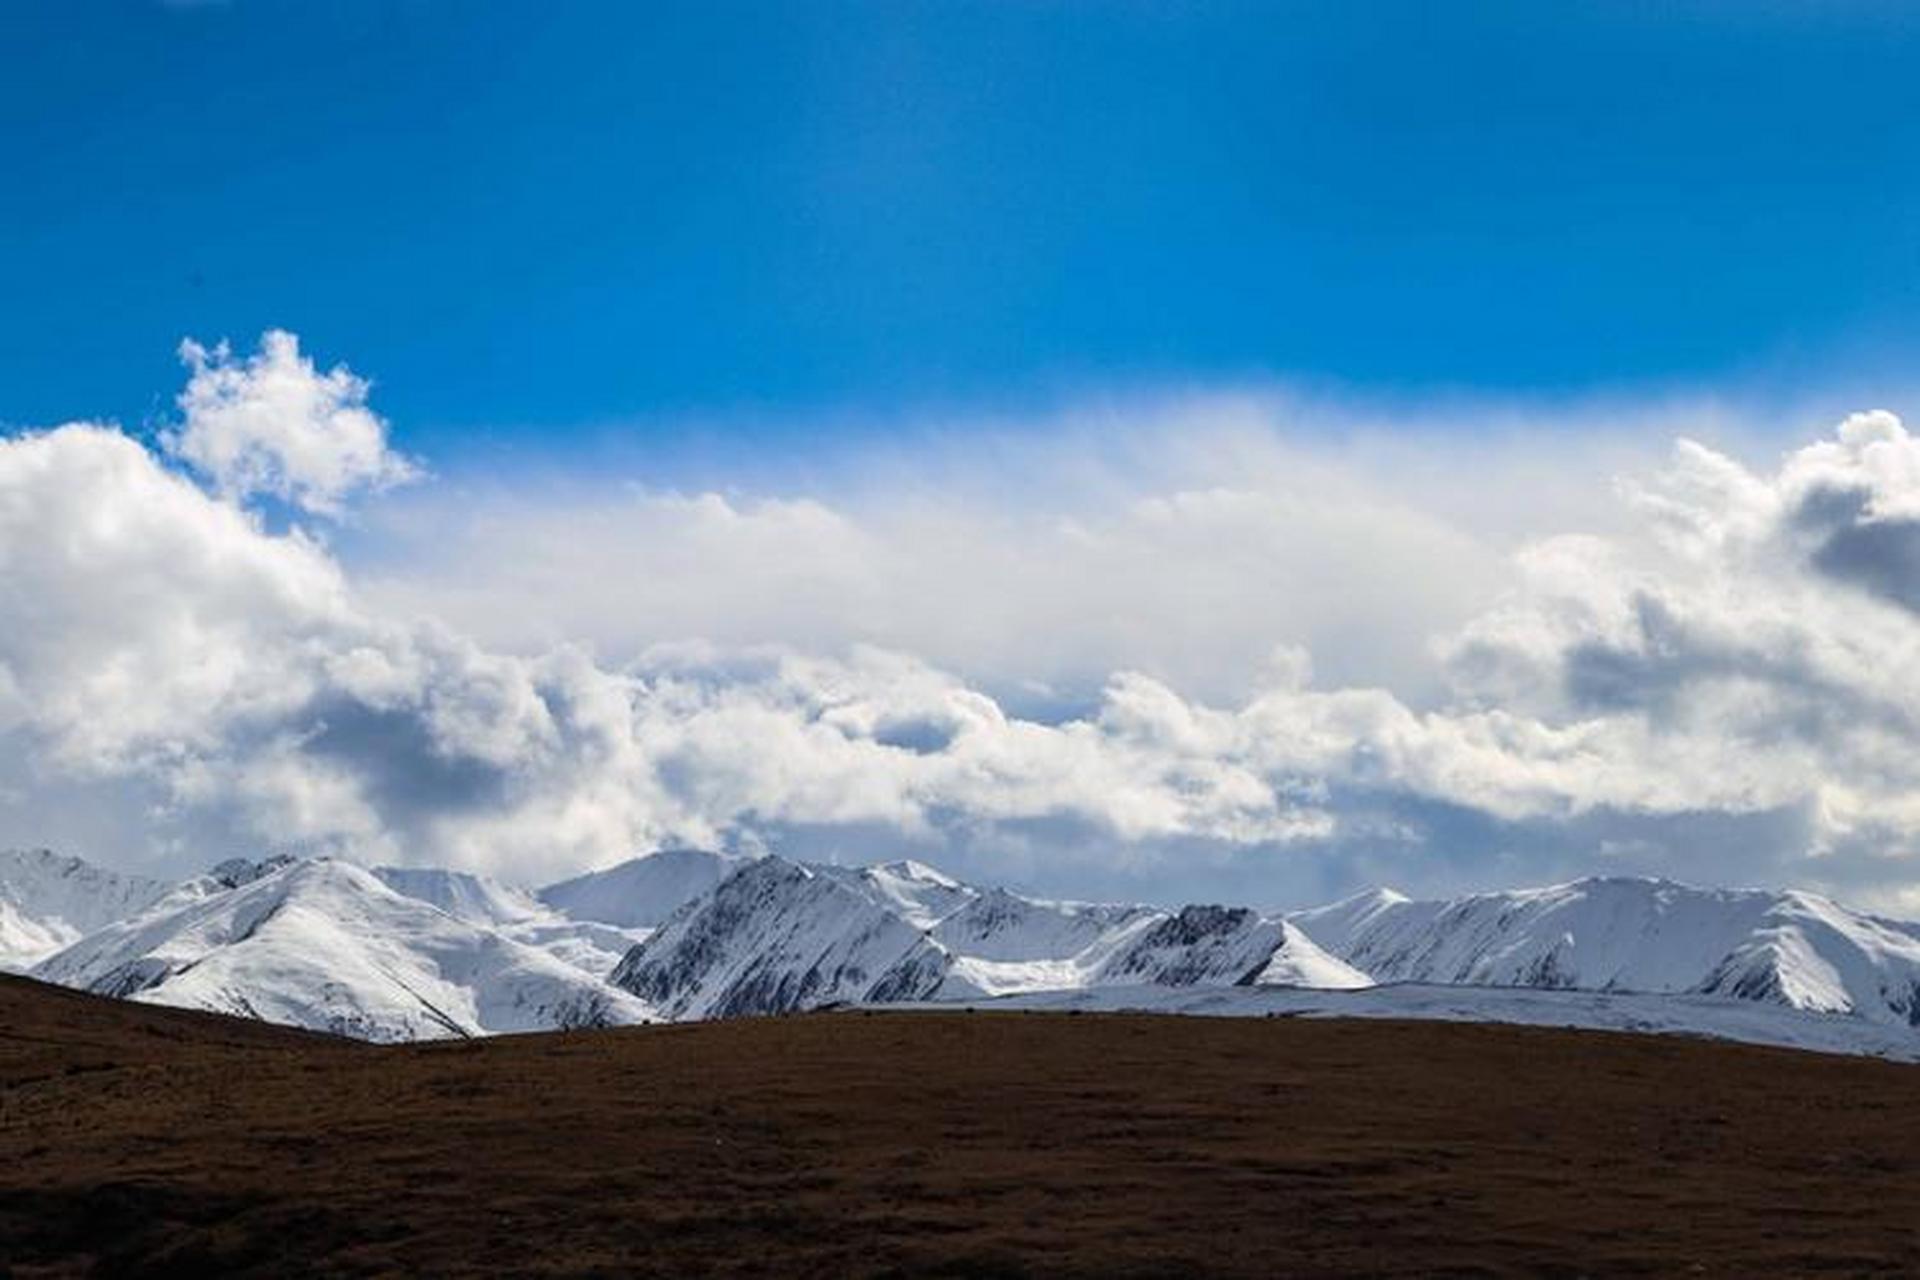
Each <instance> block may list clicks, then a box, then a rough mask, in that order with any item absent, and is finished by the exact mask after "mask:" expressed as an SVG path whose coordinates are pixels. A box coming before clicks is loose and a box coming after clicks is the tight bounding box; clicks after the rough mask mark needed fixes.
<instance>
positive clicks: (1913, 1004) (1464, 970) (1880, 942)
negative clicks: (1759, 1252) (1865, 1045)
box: [1289, 877, 1920, 1026]
mask: <svg viewBox="0 0 1920 1280" xmlns="http://www.w3.org/2000/svg"><path fill="white" fill-rule="evenodd" d="M1289 919H1290V920H1291V921H1292V922H1293V923H1294V924H1296V925H1298V926H1299V927H1300V928H1301V929H1303V930H1305V931H1306V933H1307V934H1308V935H1309V936H1311V937H1312V938H1313V939H1314V940H1315V941H1317V942H1319V943H1320V944H1321V945H1322V946H1324V947H1326V948H1327V949H1328V950H1329V951H1331V952H1333V953H1334V954H1335V955H1338V956H1340V957H1341V958H1342V959H1344V960H1346V961H1347V962H1348V963H1349V964H1352V965H1354V966H1356V967H1358V968H1361V969H1364V970H1366V971H1367V972H1368V973H1370V974H1372V975H1373V977H1374V978H1375V979H1376V980H1377V981H1380V982H1426V983H1447V984H1470V985H1476V986H1512V987H1538V988H1552V989H1561V988H1579V989H1585V990H1596V991H1642V992H1655V993H1660V992H1669V993H1685V992H1691V993H1698V994H1703V995H1717V996H1724V997H1732V998H1737V999H1746V1000H1758V1001H1765V1002H1769V1003H1774V1004H1780V1005H1784V1006H1787V1007H1789V1008H1793V1009H1802V1010H1811V1011H1816V1012H1825V1013H1851V1014H1854V1015H1856V1016H1858V1017H1862V1018H1866V1019H1868V1020H1871V1021H1875V1022H1884V1023H1893V1024H1898V1025H1904V1026H1920V926H1915V925H1911V924H1902V923H1899V922H1896V921H1890V920H1882V919H1878V918H1876V917H1873V916H1867V915H1862V914H1860V913H1858V912H1855V911H1850V910H1848V909H1847V908H1845V907H1842V906H1839V905H1838V904H1836V903H1834V902H1832V901H1830V900H1828V899H1826V898H1822V897H1820V896H1818V895H1816V894H1810V893H1800V892H1788V893H1774V892H1767V891H1761V890H1721V889H1698V888H1693V887H1691V886H1687V885H1682V884H1675V883H1673V882H1672V881H1668V880H1652V879H1636V878H1625V877H1606V878H1595V879H1587V880H1577V881H1574V882H1572V883H1570V884H1563V885H1554V886H1551V887H1548V888H1544V889H1524V890H1517V891H1513V892H1507V893H1485V894H1474V895H1472V896H1470V897H1464V898H1456V899H1451V900H1445V901H1427V902H1417V901H1412V900H1409V899H1407V898H1404V897H1402V896H1400V895H1398V894H1395V893H1392V892H1391V891H1379V890H1376V891H1372V892H1370V893H1367V894H1362V895H1359V896H1357V897H1354V898H1349V899H1346V900H1344V901H1342V902H1337V903H1334V904H1332V905H1330V906H1327V907H1320V908H1315V909H1314V910H1311V911H1302V912H1298V913H1296V914H1294V915H1292V916H1291V917H1289Z"/></svg>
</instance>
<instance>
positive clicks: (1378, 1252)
mask: <svg viewBox="0 0 1920 1280" xmlns="http://www.w3.org/2000/svg"><path fill="white" fill-rule="evenodd" d="M0 1257H4V1258H5V1259H6V1260H7V1262H8V1263H10V1265H11V1268H12V1271H13V1273H14V1274H16V1275H22V1276H27V1275H39V1274H74V1273H86V1272H88V1271H92V1272H94V1273H98V1274H135V1273H138V1274H153V1273H155V1272H165V1271H169V1270H170V1271H172V1272H174V1273H177V1274H182V1275H208V1274H216V1273H221V1272H230V1271H244V1272H251V1273H255V1274H260V1275H285V1274H289V1273H305V1272H320V1273H341V1274H363V1273H364V1274H371V1273H380V1272H389V1273H391V1272H406V1273H432V1274H446V1273H459V1272H484V1271H493V1272H509V1273H536V1274H537V1273H552V1274H608V1275H614V1274H630V1273H635V1272H638V1273H656V1274H662V1275H687V1274H707V1273H722V1274H736V1273H738V1274H758V1275H782V1276H785V1275H796V1274H798V1275H809V1274H810V1275H846V1274H855V1275H863V1274H910V1275H924V1274H944V1275H1022V1274H1037V1275H1088V1276H1092V1275H1100V1276H1108V1275H1134V1274H1137V1275H1179V1274H1191V1273H1194V1272H1201V1273H1215V1274H1244V1275H1278V1274H1308V1275H1317V1274H1352V1273H1366V1274H1382V1273H1385V1274H1420V1275H1431V1274H1475V1275H1482V1274H1542V1273H1546V1274H1567V1275H1574V1274H1582V1273H1585V1274H1631V1273H1642V1272H1650V1273H1676V1272H1680V1273H1686V1272H1691V1273H1694V1274H1699V1273H1702V1272H1704V1273H1705V1274H1714V1275H1729V1276H1734V1275H1739V1276H1747V1275H1759V1274H1779V1273H1806V1272H1815V1271H1829V1272H1832V1271H1837V1272H1839V1273H1842V1274H1846V1273H1858V1272H1888V1273H1907V1274H1913V1273H1917V1272H1920V1068H1914V1067H1906V1066H1895V1065H1889V1064H1885V1063H1879V1062H1872V1061H1862V1060H1854V1059H1846V1058H1835V1057H1822V1056H1817V1055H1812V1054H1802V1053H1794V1052H1789V1051H1784V1050H1768V1049H1757V1048H1747V1047H1739V1046H1732V1045H1720V1044H1710V1043H1704V1042H1695V1041H1687V1040H1680V1039H1660V1038H1645V1037H1634V1036H1622V1035H1607V1034H1594V1033H1571V1032H1555V1031H1542V1030H1531V1029H1516V1028H1502V1027H1484V1026H1457V1025H1444V1024H1437V1023H1384V1022H1359V1021H1352V1022H1316V1021H1300V1020H1229V1019H1217V1020H1216V1019H1198V1018H1195V1019H1177V1018H1154V1017H1133V1016H1078V1017H1076V1016H1065V1015H1016V1014H1006V1015H987V1014H973V1015H968V1014H957V1013H956V1014H913V1013H897V1014H875V1015H864V1014H823V1015H815V1016H808V1017H796V1018H781V1019H766V1020H752V1021H740V1022H728V1023H717V1024H707V1025H698V1026H679V1027H662V1028H640V1029H634V1030H628V1031H615V1032H601V1033H586V1034H577V1035H563V1036H528V1037H516V1038H507V1039H499V1040H492V1041H486V1042H477V1043H460V1044H443V1045H430V1046H422V1047H412V1048H399V1049H381V1048H371V1047H367V1046H361V1045H353V1044H346V1043H342V1042H338V1041H332V1040H326V1039H322V1038H318V1037H313V1036H307V1035H301V1034H297V1033H291V1032H284V1031H278V1030H275V1029H272V1028H266V1027H262V1026H258V1025H256V1024H250V1023H244V1022H236V1021H232V1020H227V1019H222V1018H214V1017H205V1016H198V1015H191V1014H178V1013H172V1012H167V1011H162V1010H153V1009H145V1008H142V1007H139V1006H136V1005H127V1004H120V1003H114V1002H108V1001H104V1000H98V999H93V998H90V997H85V996H78V995H74V994H71V993H68V992H63V991H58V990H54V989H50V988H46V987H43V986H39V985H37V984H34V983H29V982H24V981H19V980H4V981H0Z"/></svg>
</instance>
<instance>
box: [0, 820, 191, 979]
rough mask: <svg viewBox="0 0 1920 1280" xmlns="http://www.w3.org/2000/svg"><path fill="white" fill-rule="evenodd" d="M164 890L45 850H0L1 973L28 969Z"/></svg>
mask: <svg viewBox="0 0 1920 1280" xmlns="http://www.w3.org/2000/svg"><path fill="white" fill-rule="evenodd" d="M169 887H170V886H169V885H167V884H166V883H165V882H164V881H160V880H149V879H148V878H147V877H145V876H135V875H125V874H122V873H120V872H116V871H108V870H107V869H106V868H104V867H96V866H94V865H93V864H92V863H90V862H87V861H84V860H83V859H80V858H69V857H63V856H61V855H60V854H57V853H54V852H52V851H50V850H47V849H5V850H0V970H26V969H29V968H32V967H33V966H34V965H35V964H36V963H38V962H39V961H41V960H43V959H45V958H46V957H47V956H50V955H52V954H53V953H54V952H56V951H58V950H60V949H61V948H62V947H65V946H69V945H71V944H72V943H74V942H76V941H78V940H79V939H80V938H82V937H84V936H85V935H86V934H88V933H91V932H92V931H93V930H95V929H98V928H99V927H100V926H102V925H104V924H108V923H111V922H112V921H114V920H118V919H120V918H121V917H123V916H129V915H132V914H133V913H134V912H136V911H140V910H143V909H144V908H146V907H148V906H150V905H151V904H152V903H154V902H156V901H157V900H159V899H160V898H161V897H162V896H163V895H165V894H166V893H167V891H168V889H169Z"/></svg>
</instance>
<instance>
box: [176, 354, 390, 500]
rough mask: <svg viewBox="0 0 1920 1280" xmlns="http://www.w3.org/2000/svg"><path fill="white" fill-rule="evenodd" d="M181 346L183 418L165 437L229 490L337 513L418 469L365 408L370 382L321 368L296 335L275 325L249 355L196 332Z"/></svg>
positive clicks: (178, 454) (186, 459)
mask: <svg viewBox="0 0 1920 1280" xmlns="http://www.w3.org/2000/svg"><path fill="white" fill-rule="evenodd" d="M180 355H181V358H182V359H183V360H185V361H186V363H187V365H188V367H189V368H190V369H191V370H192V371H193V376H192V377H191V378H190V379H189V380H188V382H187V387H186V390H185V391H183V392H181V394H180V401H179V403H180V410H181V412H182V414H183V415H184V416H185V420H184V421H183V422H182V423H181V425H180V426H179V427H178V428H176V429H174V430H171V431H169V432H167V433H166V434H165V435H164V436H163V437H162V442H163V444H164V445H165V447H166V449H167V450H168V451H169V452H170V453H172V454H174V455H175V456H176V457H178V458H180V459H181V460H182V461H183V462H185V463H187V464H188V465H189V466H191V467H193V468H194V469H195V470H197V471H199V472H200V473H201V474H202V475H204V476H206V477H207V478H208V479H209V480H211V481H212V482H213V484H214V485H215V486H216V487H217V488H218V489H219V490H220V491H221V492H222V493H224V494H226V495H228V496H230V497H233V498H247V497H252V496H256V495H268V496H271V497H275V498H279V499H281V500H282V501H284V502H288V503H292V504H293V505H295V506H298V507H300V508H302V509H304V510H306V511H310V512H313V513H315V514H318V515H326V516H333V515H337V514H339V512H340V510H341V506H342V504H343V503H344V502H345V501H346V500H347V499H348V498H349V497H351V496H352V495H354V494H355V493H357V492H361V491H375V492H377V491H379V490H382V489H389V488H392V487H393V486H394V485H397V484H403V483H405V482H407V481H409V480H413V479H416V478H418V476H419V474H420V473H419V468H418V467H417V466H416V465H415V464H414V463H413V462H412V461H410V460H409V459H407V458H405V457H402V456H401V455H399V454H397V453H395V452H394V451H393V450H392V449H391V448H389V447H388V444H387V426H386V423H385V422H383V421H381V419H380V418H379V417H378V416H377V415H376V414H374V413H373V412H372V411H371V410H369V409H368V408H367V405H366V400H367V383H366V382H365V381H364V380H363V379H360V378H357V377H355V376H354V375H353V374H352V373H351V372H350V371H349V370H348V369H347V368H346V367H345V366H344V365H342V366H339V367H337V368H335V369H333V370H331V371H329V372H326V373H321V372H320V371H319V370H318V369H316V368H315V367H314V364H313V361H312V360H311V359H309V358H308V357H306V356H304V355H302V354H301V353H300V340H299V339H298V338H297V337H295V336H294V335H293V334H291V333H286V332H284V331H282V330H278V329H274V330H270V331H268V332H267V333H266V334H265V335H264V336H263V337H262V338H261V341H260V350H259V351H258V352H257V353H255V354H254V355H252V356H249V357H247V358H245V359H236V358H235V357H234V355H233V352H232V351H231V350H230V349H229V348H228V347H227V345H226V344H225V343H221V344H220V345H219V346H217V347H215V348H213V349H212V350H208V349H207V348H206V347H203V346H201V345H200V344H199V343H197V342H193V341H188V342H184V343H182V344H181V347H180Z"/></svg>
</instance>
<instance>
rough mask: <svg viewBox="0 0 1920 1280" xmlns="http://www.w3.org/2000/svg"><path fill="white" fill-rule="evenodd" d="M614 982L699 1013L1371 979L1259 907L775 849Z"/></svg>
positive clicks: (679, 1010)
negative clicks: (1152, 898) (1000, 879)
mask: <svg viewBox="0 0 1920 1280" xmlns="http://www.w3.org/2000/svg"><path fill="white" fill-rule="evenodd" d="M613 981H614V982H616V983H618V984H620V985H622V986H625V987H627V988H628V989H629V990H632V991H634V992H636V993H638V994H639V995H641V996H642V997H643V998H645V999H646V1000H648V1001H649V1002H651V1003H652V1004H654V1005H655V1006H656V1007H658V1008H659V1009H660V1010H661V1011H662V1012H663V1013H665V1014H667V1015H668V1016H669V1017H676V1018H693V1017H711V1016H720V1015H726V1014H740V1013H775V1012H784V1011H787V1010H792V1009H802V1008H812V1007H817V1006H819V1005H822V1004H828V1003H833V1002H836V1001H845V1000H864V1001H879V1002H884V1001H890V1000H916V999H942V1000H956V999H975V998H979V997H981V996H994V995H1003V994H1007V993H1009V992H1019V991H1039V990H1054V989H1073V988H1079V987H1085V986H1091V985H1099V984H1106V983H1123V984H1138V983H1155V984H1161V985H1167V986H1192V985H1202V984H1230V983H1253V982H1274V983H1288V984H1308V985H1321V986H1340V987H1353V986H1364V985H1366V983H1367V977H1366V975H1365V974H1363V973H1359V972H1357V971H1356V970H1354V969H1353V968H1351V967H1350V966H1348V965H1346V964H1343V963H1342V962H1341V961H1339V960H1337V959H1335V958H1334V957H1332V956H1329V955H1327V954H1326V953H1325V952H1323V951H1322V950H1320V948H1319V947H1317V946H1315V945H1314V943H1313V941H1312V940H1311V939H1309V938H1308V937H1307V936H1306V935H1305V934H1304V933H1302V932H1301V931H1300V930H1299V929H1297V928H1294V927H1293V926H1291V925H1289V924H1287V923H1286V922H1285V921H1282V920H1274V919H1266V918H1262V917H1260V916H1259V915H1257V914H1256V913H1254V912H1252V911H1247V910H1244V909H1235V908H1227V907H1187V908H1185V909H1183V910H1181V911H1179V912H1177V913H1171V914H1170V913H1168V912H1165V911H1161V910H1158V909H1155V908H1151V907H1137V906H1109V905H1096V904H1088V903H1061V902H1043V901H1039V900H1035V899H1030V898H1022V897H1019V896H1018V895H1015V894H1011V893H1008V892H1006V891H1005V890H998V889H996V890H988V891H981V890H979V889H975V888H972V887H970V886H967V885H964V884H961V883H959V882H958V881H955V880H952V879H950V878H948V877H946V876H944V875H941V874H940V873H939V872H937V871H934V870H932V869H931V868H929V867H925V866H922V865H920V864H918V863H911V862H904V863H882V864H879V865H877V866H873V867H863V868H849V867H824V866H809V865H804V864H799V863H792V862H786V861H784V860H781V859H778V858H767V859H763V860H761V861H760V862H757V863H753V864H751V865H749V866H747V867H745V868H742V869H741V870H740V871H737V872H735V873H734V875H732V876H731V877H729V878H728V879H727V880H725V881H723V882H722V883H721V884H720V885H719V886H718V887H717V888H716V889H715V890H714V891H713V892H712V893H710V894H708V895H706V896H704V897H702V898H699V899H696V900H695V901H694V902H691V903H689V904H688V905H687V906H686V907H685V908H684V909H683V910H682V911H681V912H680V913H679V914H678V915H676V916H675V917H674V918H673V919H672V920H670V921H668V923H667V924H666V925H665V926H663V927H662V928H661V929H660V931H659V932H658V933H656V934H654V935H653V936H652V937H651V938H649V939H648V940H647V941H646V942H645V943H643V944H642V945H641V946H639V947H636V948H635V949H634V950H633V952H632V953H631V954H629V955H628V957H627V958H626V959H625V960H624V961H622V962H621V965H620V968H619V969H617V970H616V971H615V973H614V976H613Z"/></svg>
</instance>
